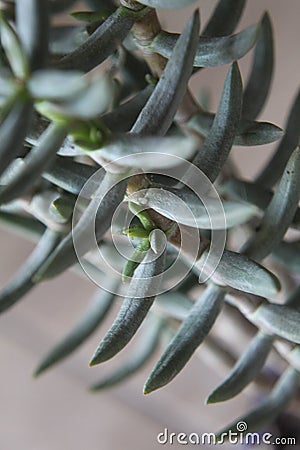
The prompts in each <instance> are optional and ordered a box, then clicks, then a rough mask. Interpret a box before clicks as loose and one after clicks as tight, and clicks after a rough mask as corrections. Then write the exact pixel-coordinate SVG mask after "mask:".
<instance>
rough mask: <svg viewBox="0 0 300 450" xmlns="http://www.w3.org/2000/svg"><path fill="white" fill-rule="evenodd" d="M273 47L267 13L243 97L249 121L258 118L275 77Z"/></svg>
mask: <svg viewBox="0 0 300 450" xmlns="http://www.w3.org/2000/svg"><path fill="white" fill-rule="evenodd" d="M273 47H274V44H273V31H272V24H271V21H270V17H269V14H268V13H265V14H264V16H263V19H262V22H261V30H260V35H259V39H258V41H257V44H256V47H255V52H254V60H253V65H252V69H251V73H250V76H249V80H248V83H247V85H246V87H245V91H244V97H243V111H242V117H245V118H246V119H248V120H254V119H255V118H256V117H257V116H258V114H259V113H260V112H261V110H262V108H263V106H264V104H265V101H266V99H267V97H268V94H269V90H270V86H271V82H272V77H273V66H274V48H273Z"/></svg>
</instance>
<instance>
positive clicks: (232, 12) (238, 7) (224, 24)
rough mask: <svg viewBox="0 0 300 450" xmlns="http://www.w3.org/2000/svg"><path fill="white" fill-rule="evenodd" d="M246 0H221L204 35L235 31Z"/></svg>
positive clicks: (220, 34) (223, 34)
mask: <svg viewBox="0 0 300 450" xmlns="http://www.w3.org/2000/svg"><path fill="white" fill-rule="evenodd" d="M245 3H246V0H219V2H218V4H217V6H216V7H215V9H214V12H213V13H212V15H211V17H210V19H209V21H208V23H207V25H206V27H205V28H204V30H203V31H202V36H209V37H219V36H228V35H229V34H231V33H233V31H234V30H235V27H236V26H237V24H238V22H239V19H240V17H241V15H242V12H243V10H244V7H245Z"/></svg>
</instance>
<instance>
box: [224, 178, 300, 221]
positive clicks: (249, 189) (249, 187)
mask: <svg viewBox="0 0 300 450" xmlns="http://www.w3.org/2000/svg"><path fill="white" fill-rule="evenodd" d="M220 190H221V192H222V194H223V195H226V196H229V198H231V199H234V200H241V201H243V202H249V203H252V204H253V205H255V206H257V207H258V208H259V209H261V210H262V211H265V209H267V207H268V205H269V203H270V202H271V200H272V197H273V192H272V191H271V190H270V189H268V188H265V187H264V186H261V185H260V184H258V183H256V182H251V181H244V180H238V179H234V178H231V179H229V180H228V181H226V182H225V183H224V184H222V186H221V187H220ZM299 219H300V210H299V208H297V210H296V214H295V216H294V218H293V221H292V223H291V225H290V226H291V227H292V228H296V229H299V223H300V220H299Z"/></svg>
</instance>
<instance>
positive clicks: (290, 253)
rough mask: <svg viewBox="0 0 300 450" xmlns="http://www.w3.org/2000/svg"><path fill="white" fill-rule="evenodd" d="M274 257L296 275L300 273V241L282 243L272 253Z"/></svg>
mask: <svg viewBox="0 0 300 450" xmlns="http://www.w3.org/2000/svg"><path fill="white" fill-rule="evenodd" d="M272 255H273V256H274V257H275V258H276V260H277V261H279V262H280V263H281V264H282V265H283V266H284V267H287V268H288V269H289V270H291V271H292V272H295V273H300V242H299V241H291V242H287V241H282V242H280V244H279V245H278V246H277V247H276V248H275V249H274V250H273V251H272Z"/></svg>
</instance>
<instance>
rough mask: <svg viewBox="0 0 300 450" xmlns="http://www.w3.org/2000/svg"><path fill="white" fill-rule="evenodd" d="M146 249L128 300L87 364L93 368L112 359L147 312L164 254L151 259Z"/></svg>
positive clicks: (150, 254)
mask: <svg viewBox="0 0 300 450" xmlns="http://www.w3.org/2000/svg"><path fill="white" fill-rule="evenodd" d="M153 256H154V253H153V252H152V250H148V253H147V255H146V256H145V258H144V260H143V262H142V263H141V264H140V265H139V266H138V268H137V269H136V270H135V272H134V275H133V278H132V280H131V283H130V285H129V288H128V292H127V297H126V298H125V300H124V301H123V303H122V306H121V309H120V311H119V314H118V316H117V317H116V319H115V321H114V323H113V324H112V326H111V327H110V329H109V330H108V332H107V333H106V335H105V336H104V338H103V339H102V341H101V342H100V344H99V346H98V347H97V349H96V351H95V353H94V355H93V356H92V359H91V362H90V365H91V366H94V365H96V364H99V363H101V362H104V361H107V360H108V359H111V358H113V357H114V356H115V355H116V354H117V353H119V352H120V351H121V350H122V349H123V348H124V347H125V346H126V345H127V344H128V343H129V341H130V340H131V339H132V338H133V336H134V335H135V333H136V332H137V330H138V328H139V327H140V325H141V324H142V322H143V320H144V319H145V317H146V315H147V314H148V311H149V310H150V308H151V306H152V304H153V302H154V300H155V296H156V293H157V291H158V289H159V286H160V283H161V274H162V272H163V270H164V267H165V253H163V254H162V255H161V256H159V257H158V258H156V259H153Z"/></svg>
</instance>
